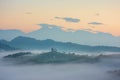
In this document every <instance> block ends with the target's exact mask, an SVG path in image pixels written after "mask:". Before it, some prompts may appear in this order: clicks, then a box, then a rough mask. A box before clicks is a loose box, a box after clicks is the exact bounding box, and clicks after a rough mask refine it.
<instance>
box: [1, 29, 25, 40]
mask: <svg viewBox="0 0 120 80" xmlns="http://www.w3.org/2000/svg"><path fill="white" fill-rule="evenodd" d="M23 35H25V33H23V32H22V31H20V30H0V39H5V40H8V41H10V40H12V39H14V38H15V37H18V36H23Z"/></svg>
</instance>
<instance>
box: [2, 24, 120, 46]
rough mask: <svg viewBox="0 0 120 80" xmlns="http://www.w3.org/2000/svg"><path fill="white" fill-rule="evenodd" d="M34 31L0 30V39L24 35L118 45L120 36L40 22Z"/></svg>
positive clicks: (87, 43)
mask: <svg viewBox="0 0 120 80" xmlns="http://www.w3.org/2000/svg"><path fill="white" fill-rule="evenodd" d="M40 26H41V28H40V29H39V30H36V31H32V32H29V33H24V32H21V31H19V30H0V39H5V40H12V39H14V38H15V37H18V36H26V37H31V38H35V39H38V40H45V39H52V40H55V41H60V42H72V43H77V44H82V45H91V46H96V45H104V46H117V47H120V36H118V37H117V36H113V35H111V34H109V33H104V32H94V33H93V32H90V31H87V30H76V31H73V30H70V29H69V30H67V31H64V30H62V27H61V26H57V25H52V24H40Z"/></svg>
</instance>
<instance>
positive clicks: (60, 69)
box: [0, 51, 120, 80]
mask: <svg viewBox="0 0 120 80" xmlns="http://www.w3.org/2000/svg"><path fill="white" fill-rule="evenodd" d="M17 52H19V51H17ZM33 52H35V51H33ZM36 52H39V51H36ZM36 52H35V53H36ZM40 52H41V51H40ZM40 52H39V53H40ZM13 53H15V52H6V53H3V52H2V53H0V80H120V76H116V75H114V74H111V73H109V71H112V70H116V69H120V59H103V60H102V61H101V62H99V63H92V64H91V63H79V64H77V63H75V64H43V65H42V64H39V65H37V64H34V65H32V64H31V65H30V64H29V65H19V64H11V63H10V62H9V63H7V62H4V61H2V60H1V59H2V57H3V56H5V55H8V54H13Z"/></svg>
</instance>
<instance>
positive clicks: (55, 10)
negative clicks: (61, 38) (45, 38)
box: [0, 0, 120, 36]
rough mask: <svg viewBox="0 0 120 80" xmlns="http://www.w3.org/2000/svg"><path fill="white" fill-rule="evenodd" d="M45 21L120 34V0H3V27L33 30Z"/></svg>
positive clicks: (0, 4)
mask: <svg viewBox="0 0 120 80" xmlns="http://www.w3.org/2000/svg"><path fill="white" fill-rule="evenodd" d="M43 23H47V24H52V25H57V26H62V27H63V30H68V29H72V30H79V29H87V30H93V31H100V32H105V33H110V34H112V35H114V36H120V0H0V29H18V30H22V31H24V32H31V31H35V30H37V29H40V28H41V26H40V25H39V24H43Z"/></svg>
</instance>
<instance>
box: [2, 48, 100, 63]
mask: <svg viewBox="0 0 120 80" xmlns="http://www.w3.org/2000/svg"><path fill="white" fill-rule="evenodd" d="M3 59H4V60H7V61H15V62H17V63H23V64H24V63H36V64H42V63H43V64H48V63H81V62H89V63H95V62H98V61H99V57H90V56H87V55H81V56H80V55H76V54H74V53H69V54H66V53H61V52H58V51H57V50H55V49H51V51H50V52H46V53H42V54H32V53H30V52H19V53H15V54H12V55H7V56H4V58H3Z"/></svg>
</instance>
